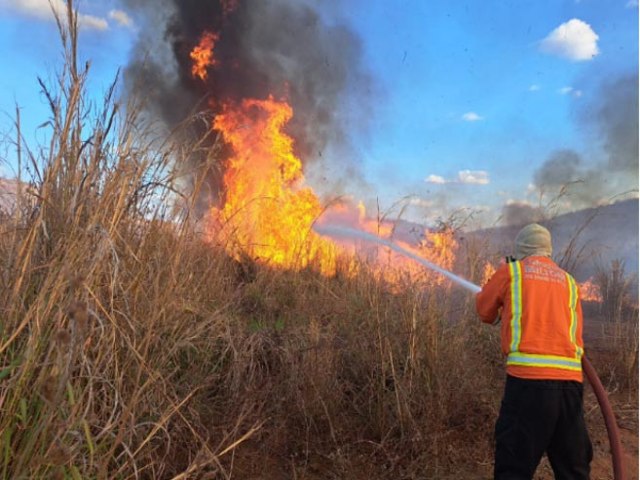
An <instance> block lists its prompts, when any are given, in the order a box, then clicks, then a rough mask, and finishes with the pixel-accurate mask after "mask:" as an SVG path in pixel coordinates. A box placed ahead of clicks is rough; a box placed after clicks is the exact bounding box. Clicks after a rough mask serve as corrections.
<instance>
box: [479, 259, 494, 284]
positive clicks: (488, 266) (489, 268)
mask: <svg viewBox="0 0 640 480" xmlns="http://www.w3.org/2000/svg"><path fill="white" fill-rule="evenodd" d="M494 273H496V268H495V267H494V266H493V264H492V263H491V262H487V263H485V264H484V271H483V272H482V285H486V284H487V282H488V281H489V279H490V278H491V277H493V274H494Z"/></svg>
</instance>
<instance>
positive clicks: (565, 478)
mask: <svg viewBox="0 0 640 480" xmlns="http://www.w3.org/2000/svg"><path fill="white" fill-rule="evenodd" d="M545 452H546V453H547V456H548V457H549V462H550V463H551V467H552V468H553V473H554V474H555V477H556V480H583V479H588V478H589V464H590V463H591V459H592V458H593V452H592V449H591V441H590V440H589V434H588V433H587V428H586V426H585V423H584V413H583V408H582V384H581V383H580V382H572V381H561V380H526V379H522V378H516V377H511V376H507V382H506V385H505V390H504V398H503V399H502V405H501V407H500V416H499V417H498V421H497V422H496V458H495V470H494V478H495V479H496V480H530V479H531V478H533V474H534V473H535V471H536V468H537V466H538V463H540V459H541V458H542V455H543V454H544V453H545Z"/></svg>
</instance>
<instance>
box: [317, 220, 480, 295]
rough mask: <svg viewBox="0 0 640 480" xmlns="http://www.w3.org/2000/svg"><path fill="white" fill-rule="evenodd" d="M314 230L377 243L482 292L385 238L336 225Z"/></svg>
mask: <svg viewBox="0 0 640 480" xmlns="http://www.w3.org/2000/svg"><path fill="white" fill-rule="evenodd" d="M313 229H314V230H315V231H316V233H318V234H320V235H323V236H327V237H331V238H335V239H341V238H350V239H353V240H364V241H365V242H370V243H377V244H378V245H383V246H385V247H388V248H390V249H391V250H393V251H395V252H398V253H400V254H402V255H404V256H405V257H408V258H410V259H412V260H415V261H416V262H418V263H420V264H421V265H424V266H425V267H427V268H429V269H431V270H434V271H436V272H438V273H440V274H442V275H444V276H445V277H447V278H448V279H449V280H451V281H453V282H455V283H457V284H458V285H460V286H461V287H463V288H466V289H467V290H469V291H470V292H472V293H478V292H479V291H480V290H481V289H480V287H479V286H478V285H476V284H475V283H471V282H470V281H469V280H465V279H464V278H462V277H459V276H457V275H455V274H453V273H451V272H450V271H448V270H445V269H444V268H442V267H439V266H438V265H436V264H434V263H431V262H430V261H428V260H425V259H424V258H422V257H421V256H419V255H416V254H415V253H413V252H410V251H409V250H405V249H404V248H402V247H401V246H399V245H397V244H395V243H393V242H392V241H390V240H385V239H384V238H380V237H378V236H376V235H373V234H371V233H367V232H363V231H361V230H356V229H355V228H349V227H342V226H335V225H314V226H313Z"/></svg>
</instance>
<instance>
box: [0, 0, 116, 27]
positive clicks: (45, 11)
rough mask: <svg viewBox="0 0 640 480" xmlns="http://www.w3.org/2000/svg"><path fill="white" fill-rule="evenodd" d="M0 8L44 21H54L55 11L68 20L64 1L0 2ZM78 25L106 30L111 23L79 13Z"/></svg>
mask: <svg viewBox="0 0 640 480" xmlns="http://www.w3.org/2000/svg"><path fill="white" fill-rule="evenodd" d="M0 6H7V7H10V8H12V9H13V10H15V11H17V12H20V13H22V14H24V15H28V16H31V17H35V18H40V19H42V20H53V19H54V14H53V12H54V11H55V12H56V13H57V14H58V15H59V16H60V17H61V18H66V10H67V6H66V4H65V2H64V0H51V1H50V2H49V0H13V1H10V0H0ZM78 25H79V26H80V27H82V28H89V29H94V30H106V29H108V28H109V23H108V22H107V21H106V20H105V19H104V18H101V17H96V16H94V15H87V14H84V13H78Z"/></svg>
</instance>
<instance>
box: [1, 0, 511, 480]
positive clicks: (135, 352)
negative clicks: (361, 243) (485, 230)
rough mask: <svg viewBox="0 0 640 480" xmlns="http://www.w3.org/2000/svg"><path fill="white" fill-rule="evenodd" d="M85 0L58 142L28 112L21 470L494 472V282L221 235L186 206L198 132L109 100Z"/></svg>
mask: <svg viewBox="0 0 640 480" xmlns="http://www.w3.org/2000/svg"><path fill="white" fill-rule="evenodd" d="M67 5H68V12H67V19H68V20H67V21H66V22H65V21H63V20H60V22H59V26H60V32H61V38H62V40H63V48H64V52H65V59H66V62H65V64H64V65H63V70H62V72H61V73H60V76H59V82H58V84H57V85H56V86H55V87H53V88H52V89H49V88H48V87H47V86H46V85H45V84H44V83H42V85H43V88H44V89H45V90H44V91H45V94H46V98H48V99H49V102H50V106H51V118H50V120H49V126H50V131H51V143H50V145H48V146H47V148H44V149H41V150H39V151H37V152H36V151H33V150H31V149H30V148H29V146H28V145H26V144H25V143H23V142H22V139H21V138H20V136H19V134H18V138H17V140H16V147H17V148H16V151H17V152H18V157H19V163H20V164H21V165H22V166H24V167H25V168H24V169H25V170H27V167H28V170H29V171H31V172H32V173H33V176H32V178H30V179H24V178H23V179H22V180H23V181H22V183H21V192H20V194H19V196H18V198H17V203H16V206H15V209H14V211H13V212H12V213H11V214H10V215H5V217H4V218H3V219H2V225H1V228H2V235H0V259H1V260H0V262H1V263H0V281H1V282H2V289H1V290H0V308H1V309H2V325H1V328H0V411H1V412H2V413H1V414H0V432H2V433H1V434H0V471H1V472H2V473H1V476H2V478H4V479H31V478H73V479H79V478H83V479H90V478H118V479H134V478H153V479H164V478H167V479H168V478H173V479H192V478H193V479H195V478H199V479H206V478H224V479H230V478H359V476H369V477H372V478H398V477H400V478H447V477H448V476H449V475H450V476H451V478H461V477H460V474H461V473H460V472H473V473H479V475H483V474H485V476H486V474H487V472H490V471H491V459H492V450H491V442H492V430H493V423H494V421H495V418H496V415H497V409H498V407H499V398H500V395H501V388H502V379H503V375H504V374H503V366H502V361H501V359H500V357H499V353H498V350H499V349H498V338H497V332H496V331H495V330H492V329H489V328H486V327H483V326H480V325H479V323H478V322H477V319H476V318H475V316H474V314H473V304H472V299H471V298H470V297H469V296H468V295H467V294H466V293H464V292H461V291H458V290H456V289H455V288H451V287H442V286H435V285H434V284H433V283H432V282H430V281H429V279H428V277H427V278H426V279H425V280H424V281H423V282H412V283H407V285H406V288H403V289H398V288H390V286H389V285H386V284H385V283H384V281H382V280H380V279H378V278H376V276H375V275H374V274H373V273H371V272H369V271H368V270H367V269H366V268H364V267H363V268H359V269H357V272H358V273H357V274H356V275H355V276H354V275H353V273H350V272H352V270H350V267H349V262H346V261H345V262H344V264H343V263H340V262H339V267H338V271H337V273H336V275H335V276H333V277H324V276H321V275H319V274H318V273H316V272H315V271H314V269H313V268H312V267H308V268H305V269H303V270H301V271H298V272H288V271H281V270H274V269H270V268H269V267H268V266H265V265H260V264H256V263H254V262H252V261H251V260H249V259H245V260H242V261H236V260H234V259H231V258H229V257H228V256H227V254H226V253H225V252H224V251H223V249H222V248H220V247H218V246H216V244H215V242H213V243H212V242H210V241H205V240H204V239H203V238H202V235H201V234H200V233H199V232H198V228H197V227H196V226H194V224H193V222H191V221H189V219H188V218H186V216H185V215H176V214H175V212H174V210H173V209H172V208H169V207H168V206H170V205H172V204H175V200H176V196H177V195H178V194H177V193H176V190H175V186H176V185H177V184H178V183H179V181H180V175H182V174H183V173H184V172H181V171H178V169H177V168H176V167H175V166H176V165H177V166H180V165H184V164H186V163H188V160H189V158H188V157H189V155H192V154H193V149H195V148H197V145H193V146H186V147H185V145H184V144H182V143H180V142H179V141H178V140H177V138H178V137H175V138H176V140H175V141H174V137H171V136H169V137H168V139H162V141H159V140H158V139H157V138H155V137H153V136H151V135H150V134H149V133H148V132H147V131H146V130H145V129H144V128H143V126H142V125H143V123H142V122H141V120H140V119H139V117H138V116H137V112H138V109H137V108H136V106H135V105H133V106H129V108H127V109H126V111H125V110H123V109H122V108H121V107H119V105H118V104H117V102H115V101H114V91H115V89H114V88H112V89H110V90H109V91H108V92H107V95H106V98H105V100H104V103H103V105H102V106H101V108H100V109H99V110H97V111H96V110H95V109H92V108H90V102H89V101H88V99H87V98H86V96H85V93H84V84H85V82H86V79H87V75H88V69H86V68H84V69H79V66H78V62H77V55H76V49H77V25H76V17H75V14H74V13H73V10H72V7H73V6H72V3H71V2H68V4H67ZM67 25H68V26H67ZM17 127H18V128H17V131H18V132H19V122H17ZM194 184H195V185H198V184H199V182H198V180H197V179H196V180H195V181H194ZM192 201H193V199H190V198H182V199H181V202H182V204H183V205H184V202H186V204H187V205H188V204H189V203H190V202H192ZM482 248H484V247H483V246H482V245H479V244H478V245H475V244H470V245H467V255H465V259H464V261H463V262H462V264H461V268H463V270H464V273H465V274H466V275H467V276H468V277H469V278H470V279H472V280H475V281H476V282H478V281H480V278H481V276H482V269H483V266H484V265H483V258H484V257H485V255H484V254H483V253H482V250H481V249H482ZM469 478H472V477H469Z"/></svg>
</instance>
